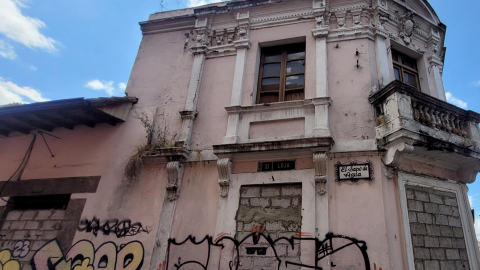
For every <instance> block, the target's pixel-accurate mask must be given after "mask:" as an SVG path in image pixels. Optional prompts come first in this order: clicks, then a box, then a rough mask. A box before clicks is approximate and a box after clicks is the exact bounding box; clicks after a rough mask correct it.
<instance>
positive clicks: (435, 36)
mask: <svg viewBox="0 0 480 270" xmlns="http://www.w3.org/2000/svg"><path fill="white" fill-rule="evenodd" d="M439 43H440V34H439V33H438V31H437V30H436V29H433V27H432V30H431V32H430V37H429V39H428V48H429V51H430V55H429V56H428V62H429V63H430V67H431V70H430V72H433V77H434V79H435V88H436V89H437V93H438V98H439V99H441V100H443V101H446V100H447V99H446V97H445V89H444V88H443V80H442V70H443V62H442V59H441V57H440V56H439V55H440V51H439V49H438V44H439Z"/></svg>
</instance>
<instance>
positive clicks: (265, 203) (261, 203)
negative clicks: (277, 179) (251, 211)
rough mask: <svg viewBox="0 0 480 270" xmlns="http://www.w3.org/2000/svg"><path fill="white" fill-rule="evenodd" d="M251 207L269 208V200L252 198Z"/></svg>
mask: <svg viewBox="0 0 480 270" xmlns="http://www.w3.org/2000/svg"><path fill="white" fill-rule="evenodd" d="M250 205H251V206H261V207H267V206H268V199H266V198H251V199H250Z"/></svg>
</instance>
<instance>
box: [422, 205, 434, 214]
mask: <svg viewBox="0 0 480 270" xmlns="http://www.w3.org/2000/svg"><path fill="white" fill-rule="evenodd" d="M423 206H424V207H425V212H427V213H430V214H438V205H437V204H434V203H424V204H423Z"/></svg>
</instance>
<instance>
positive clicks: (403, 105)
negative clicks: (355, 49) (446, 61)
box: [369, 81, 480, 181]
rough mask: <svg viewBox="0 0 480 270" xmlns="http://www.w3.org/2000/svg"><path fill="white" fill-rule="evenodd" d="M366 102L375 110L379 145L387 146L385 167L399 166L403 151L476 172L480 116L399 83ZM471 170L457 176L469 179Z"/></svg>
mask: <svg viewBox="0 0 480 270" xmlns="http://www.w3.org/2000/svg"><path fill="white" fill-rule="evenodd" d="M369 101H370V103H371V104H372V105H373V106H374V107H375V110H376V119H377V127H376V128H375V131H376V139H377V142H378V146H379V148H381V149H385V150H388V152H387V156H386V163H387V165H393V166H396V165H398V162H399V159H401V157H402V156H403V155H404V154H407V155H410V157H411V158H414V159H415V158H416V159H419V158H420V159H422V160H423V161H427V163H433V164H436V165H439V166H443V167H446V168H448V169H452V170H455V171H459V170H464V171H466V169H465V168H469V169H473V171H477V172H478V171H479V170H480V168H479V159H480V131H479V126H478V123H479V122H480V114H478V113H476V112H473V111H466V110H463V109H461V108H458V107H456V106H454V105H451V104H449V103H447V102H444V101H441V100H439V99H436V98H434V97H432V96H429V95H427V94H424V93H422V92H420V91H418V90H417V89H415V88H413V87H411V86H409V85H406V84H404V83H402V82H400V81H393V82H391V83H390V84H388V85H387V86H385V88H383V89H382V90H380V91H378V92H376V93H374V94H372V95H370V97H369ZM473 174H474V175H475V176H476V172H475V173H473V172H472V173H471V175H468V177H467V176H465V175H463V176H462V177H461V178H462V179H464V180H466V178H468V179H469V180H468V181H473V180H474V176H473ZM472 177H473V180H472V179H471V178H472Z"/></svg>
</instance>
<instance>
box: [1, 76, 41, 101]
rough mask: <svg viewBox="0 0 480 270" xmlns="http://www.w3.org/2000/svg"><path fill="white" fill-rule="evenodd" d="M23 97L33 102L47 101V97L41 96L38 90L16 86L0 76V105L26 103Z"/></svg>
mask: <svg viewBox="0 0 480 270" xmlns="http://www.w3.org/2000/svg"><path fill="white" fill-rule="evenodd" d="M24 98H28V99H30V100H31V101H34V102H42V101H49V99H46V98H43V97H42V94H41V93H40V91H38V90H36V89H33V88H30V87H27V86H23V87H21V86H18V85H16V84H15V83H13V82H11V81H6V80H5V79H3V78H2V77H0V105H4V104H9V103H12V102H19V103H27V102H28V101H25V99H24Z"/></svg>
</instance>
